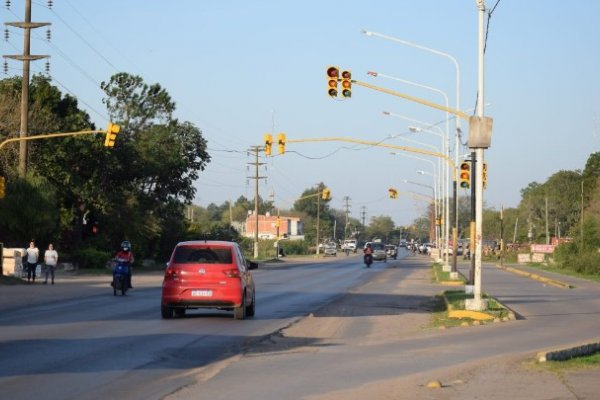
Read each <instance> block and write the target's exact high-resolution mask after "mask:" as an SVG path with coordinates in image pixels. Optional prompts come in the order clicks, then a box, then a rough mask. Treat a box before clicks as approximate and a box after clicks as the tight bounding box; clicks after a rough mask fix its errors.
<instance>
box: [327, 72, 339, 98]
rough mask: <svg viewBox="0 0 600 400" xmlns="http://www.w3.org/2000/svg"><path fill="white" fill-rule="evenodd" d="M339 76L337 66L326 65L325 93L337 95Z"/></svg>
mask: <svg viewBox="0 0 600 400" xmlns="http://www.w3.org/2000/svg"><path fill="white" fill-rule="evenodd" d="M339 77H340V69H339V68H338V67H333V66H331V67H327V94H328V95H329V96H330V97H337V95H338V89H337V87H338V78H339Z"/></svg>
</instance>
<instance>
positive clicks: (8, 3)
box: [6, 0, 10, 9]
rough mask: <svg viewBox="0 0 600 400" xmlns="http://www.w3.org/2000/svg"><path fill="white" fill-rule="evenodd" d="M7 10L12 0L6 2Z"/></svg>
mask: <svg viewBox="0 0 600 400" xmlns="http://www.w3.org/2000/svg"><path fill="white" fill-rule="evenodd" d="M6 8H7V9H8V8H10V0H6Z"/></svg>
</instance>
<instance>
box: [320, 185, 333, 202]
mask: <svg viewBox="0 0 600 400" xmlns="http://www.w3.org/2000/svg"><path fill="white" fill-rule="evenodd" d="M321 198H322V199H323V200H329V199H330V198H331V190H329V189H327V188H325V189H323V192H321Z"/></svg>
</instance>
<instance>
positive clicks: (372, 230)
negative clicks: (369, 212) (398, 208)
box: [365, 215, 395, 242]
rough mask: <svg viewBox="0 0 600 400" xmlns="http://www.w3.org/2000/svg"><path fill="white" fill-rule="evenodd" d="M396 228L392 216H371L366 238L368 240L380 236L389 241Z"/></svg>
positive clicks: (379, 237)
mask: <svg viewBox="0 0 600 400" xmlns="http://www.w3.org/2000/svg"><path fill="white" fill-rule="evenodd" d="M394 229H395V227H394V221H393V220H392V218H390V217H388V216H384V215H380V216H377V217H373V218H371V224H370V225H369V227H368V228H367V231H366V233H365V237H366V238H365V239H366V240H367V241H368V240H372V239H375V238H378V239H381V240H383V241H384V242H387V241H388V240H389V238H390V235H391V234H392V232H393V231H394Z"/></svg>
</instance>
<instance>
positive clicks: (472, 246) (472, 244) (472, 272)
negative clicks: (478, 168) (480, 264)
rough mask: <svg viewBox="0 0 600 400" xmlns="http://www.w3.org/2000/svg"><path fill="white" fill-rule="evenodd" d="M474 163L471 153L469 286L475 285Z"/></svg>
mask: <svg viewBox="0 0 600 400" xmlns="http://www.w3.org/2000/svg"><path fill="white" fill-rule="evenodd" d="M475 163H477V154H476V153H475V152H474V151H472V152H471V224H470V240H469V251H470V252H471V269H470V271H469V284H471V285H474V284H475V218H476V212H475V209H476V204H475V198H477V191H476V190H475Z"/></svg>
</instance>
